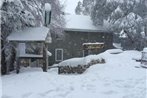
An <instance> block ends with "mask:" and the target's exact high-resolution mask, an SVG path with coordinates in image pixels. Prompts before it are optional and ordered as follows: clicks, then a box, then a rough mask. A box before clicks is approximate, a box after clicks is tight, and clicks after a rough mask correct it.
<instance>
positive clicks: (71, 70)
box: [58, 59, 105, 74]
mask: <svg viewBox="0 0 147 98" xmlns="http://www.w3.org/2000/svg"><path fill="white" fill-rule="evenodd" d="M103 63H105V59H101V60H99V59H97V60H91V62H90V63H88V64H87V65H78V66H69V65H66V66H59V67H58V74H82V73H83V72H85V71H86V69H87V68H89V67H90V66H92V65H95V64H103Z"/></svg>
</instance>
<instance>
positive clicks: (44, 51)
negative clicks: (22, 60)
mask: <svg viewBox="0 0 147 98" xmlns="http://www.w3.org/2000/svg"><path fill="white" fill-rule="evenodd" d="M47 68H48V65H47V51H46V45H45V43H44V44H43V71H44V72H47Z"/></svg>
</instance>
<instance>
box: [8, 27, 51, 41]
mask: <svg viewBox="0 0 147 98" xmlns="http://www.w3.org/2000/svg"><path fill="white" fill-rule="evenodd" d="M48 33H49V28H47V27H44V26H42V27H29V28H25V29H23V30H19V31H16V32H12V33H11V34H10V35H9V36H8V37H7V40H8V41H17V42H26V41H40V42H44V41H45V40H46V38H47V35H48ZM49 37H50V36H49Z"/></svg>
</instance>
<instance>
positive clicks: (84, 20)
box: [65, 15, 106, 31]
mask: <svg viewBox="0 0 147 98" xmlns="http://www.w3.org/2000/svg"><path fill="white" fill-rule="evenodd" d="M65 21H66V25H65V30H66V31H106V30H105V29H104V27H103V26H97V27H96V26H94V25H93V22H92V20H91V18H90V16H84V15H65Z"/></svg>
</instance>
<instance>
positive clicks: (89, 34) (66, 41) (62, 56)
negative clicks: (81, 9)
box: [49, 16, 113, 65]
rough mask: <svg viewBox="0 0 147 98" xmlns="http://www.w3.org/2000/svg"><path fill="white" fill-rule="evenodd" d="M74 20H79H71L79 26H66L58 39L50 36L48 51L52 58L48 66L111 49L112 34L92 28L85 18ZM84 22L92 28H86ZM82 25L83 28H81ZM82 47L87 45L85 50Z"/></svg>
mask: <svg viewBox="0 0 147 98" xmlns="http://www.w3.org/2000/svg"><path fill="white" fill-rule="evenodd" d="M76 18H80V19H81V20H80V21H79V20H77V19H73V21H74V22H76V21H77V25H79V26H77V25H76V26H77V27H76V26H74V25H70V24H68V25H67V26H66V27H65V28H64V36H63V37H61V38H60V37H58V35H56V34H52V35H51V37H52V43H51V44H49V51H50V52H51V53H52V56H51V57H49V61H50V62H49V64H50V65H52V64H54V63H59V62H61V61H63V60H66V59H70V58H75V57H83V56H87V55H89V54H98V53H101V52H103V51H105V50H107V49H111V48H113V45H112V43H113V33H111V32H108V31H106V30H104V29H102V28H101V27H100V29H97V28H93V27H92V26H93V25H92V22H90V21H89V20H90V18H89V17H87V16H86V17H85V16H84V17H83V18H85V19H84V21H82V19H83V18H81V17H79V16H77V17H76ZM68 19H69V18H68ZM71 19H72V18H71ZM88 19H89V20H88ZM85 21H87V23H89V24H91V25H92V26H91V27H92V28H91V27H90V25H89V24H88V26H87V27H86V26H85V25H86V24H85V25H84V24H83V23H84V22H85ZM88 21H89V22H88ZM68 22H70V21H68ZM80 23H81V26H80ZM69 25H70V27H69ZM83 25H84V26H85V27H83ZM84 45H88V46H87V48H84ZM99 46H100V47H99Z"/></svg>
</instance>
